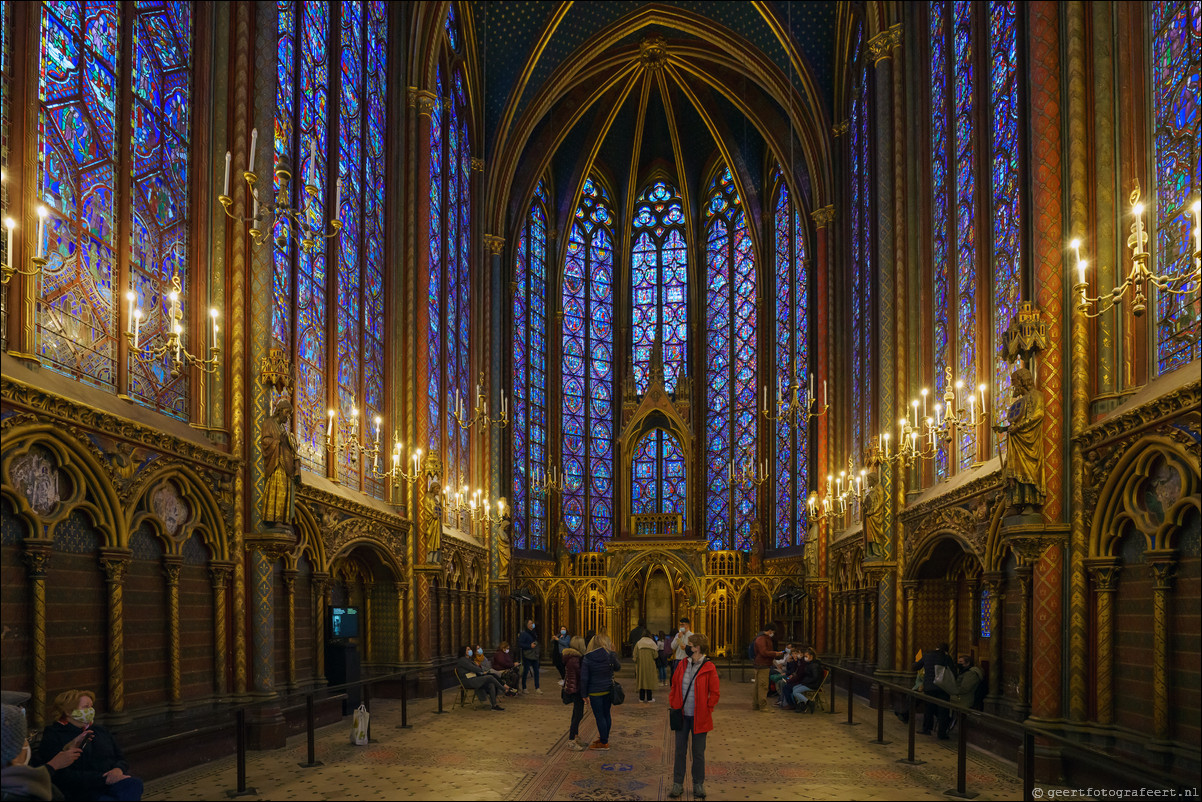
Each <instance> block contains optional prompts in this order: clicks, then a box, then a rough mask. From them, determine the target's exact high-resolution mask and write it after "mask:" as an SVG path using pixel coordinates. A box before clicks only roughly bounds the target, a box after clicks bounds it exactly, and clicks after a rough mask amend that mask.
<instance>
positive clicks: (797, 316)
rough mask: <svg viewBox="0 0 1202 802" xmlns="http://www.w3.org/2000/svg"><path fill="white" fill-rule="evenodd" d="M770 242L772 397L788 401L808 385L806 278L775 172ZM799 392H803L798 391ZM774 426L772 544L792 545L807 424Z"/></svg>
mask: <svg viewBox="0 0 1202 802" xmlns="http://www.w3.org/2000/svg"><path fill="white" fill-rule="evenodd" d="M772 234H773V244H774V248H775V253H774V256H775V270H774V273H775V277H776V369H777V373H778V377H779V381H778V382H777V389H776V392H777V398H778V400H779V401H783V402H785V403H788V402H789V401H790V400H791V397H790V391H789V384H790V381H792V382H793V383H795V384H798V385H800V386H801V387H803V388H806V387H812V386H813V379H812V377H811V374H810V371H812V370H813V368H812V367H811V365H810V347H809V345H810V340H809V319H810V318H809V297H810V293H809V276H808V273H807V269H806V266H807V265H808V263H809V260H808V258H807V257H806V240H805V221H804V220H803V219H802V216H801V210H800V209H799V208H798V206H797V204H796V203H794V202H793V199H792V198H791V197H790V194H789V187H788V185H787V184H785V182H784V180H783V178H782V176H781V174H780V171H779V170H777V172H776V205H775V207H774V210H773V225H772ZM801 392H802V393H804V392H805V390H804V389H803V390H802V391H801ZM820 400H821V399H820ZM775 427H776V472H775V485H776V541H775V542H776V546H777V548H786V547H788V546H798V545H801V544H802V543H803V542H804V541H805V535H806V531H807V529H808V520H807V508H806V496H807V490H808V488H809V454H810V447H809V432H810V429H809V426H808V425H803V426H801V427H800V428H799V427H796V426H791V425H789V422H788V421H787V420H780V421H777V423H776V424H775Z"/></svg>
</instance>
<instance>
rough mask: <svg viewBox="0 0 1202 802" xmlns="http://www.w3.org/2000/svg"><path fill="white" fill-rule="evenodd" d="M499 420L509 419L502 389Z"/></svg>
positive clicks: (507, 403) (507, 406)
mask: <svg viewBox="0 0 1202 802" xmlns="http://www.w3.org/2000/svg"><path fill="white" fill-rule="evenodd" d="M501 420H509V402H508V401H506V400H505V391H504V390H502V391H501ZM497 509H498V510H499V509H500V507H498V508H497Z"/></svg>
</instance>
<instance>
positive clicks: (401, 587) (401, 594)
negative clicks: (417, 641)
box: [395, 580, 407, 663]
mask: <svg viewBox="0 0 1202 802" xmlns="http://www.w3.org/2000/svg"><path fill="white" fill-rule="evenodd" d="M395 586H396V607H397V610H396V614H397V619H396V620H397V627H396V661H397V662H398V663H403V662H405V588H406V587H407V586H406V585H405V583H404V582H401V581H400V580H397V581H396V583H395Z"/></svg>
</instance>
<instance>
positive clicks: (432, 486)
mask: <svg viewBox="0 0 1202 802" xmlns="http://www.w3.org/2000/svg"><path fill="white" fill-rule="evenodd" d="M422 470H423V471H424V472H425V474H426V492H425V493H424V494H423V495H422V521H421V526H422V530H423V532H424V533H425V535H426V562H427V563H436V562H438V561H439V560H440V559H441V552H442V463H441V462H440V461H439V459H438V455H437V454H435V453H434V452H433V451H431V452H429V453H428V454H426V462H425V465H424V466H422Z"/></svg>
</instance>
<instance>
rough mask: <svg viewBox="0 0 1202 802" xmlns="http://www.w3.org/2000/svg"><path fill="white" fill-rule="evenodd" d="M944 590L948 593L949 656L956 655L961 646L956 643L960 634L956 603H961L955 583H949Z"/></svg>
mask: <svg viewBox="0 0 1202 802" xmlns="http://www.w3.org/2000/svg"><path fill="white" fill-rule="evenodd" d="M944 590H946V591H947V645H948V654H951V655H955V654H956V651H957V647H958V646H959V644H958V643H957V642H956V640H957V638H956V635H957V634H959V633H958V632H957V629H958V628H957V626H956V614H957V612H959V611H958V610H957V609H956V608H957V607H958V605H957V604H956V602H958V601H959V599H958V598H957V596H958V595H959V593H958V591H959V587H958V586H957V584H956V583H955V582H954V581H949V582H948V583H947V584H946V585H944Z"/></svg>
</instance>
